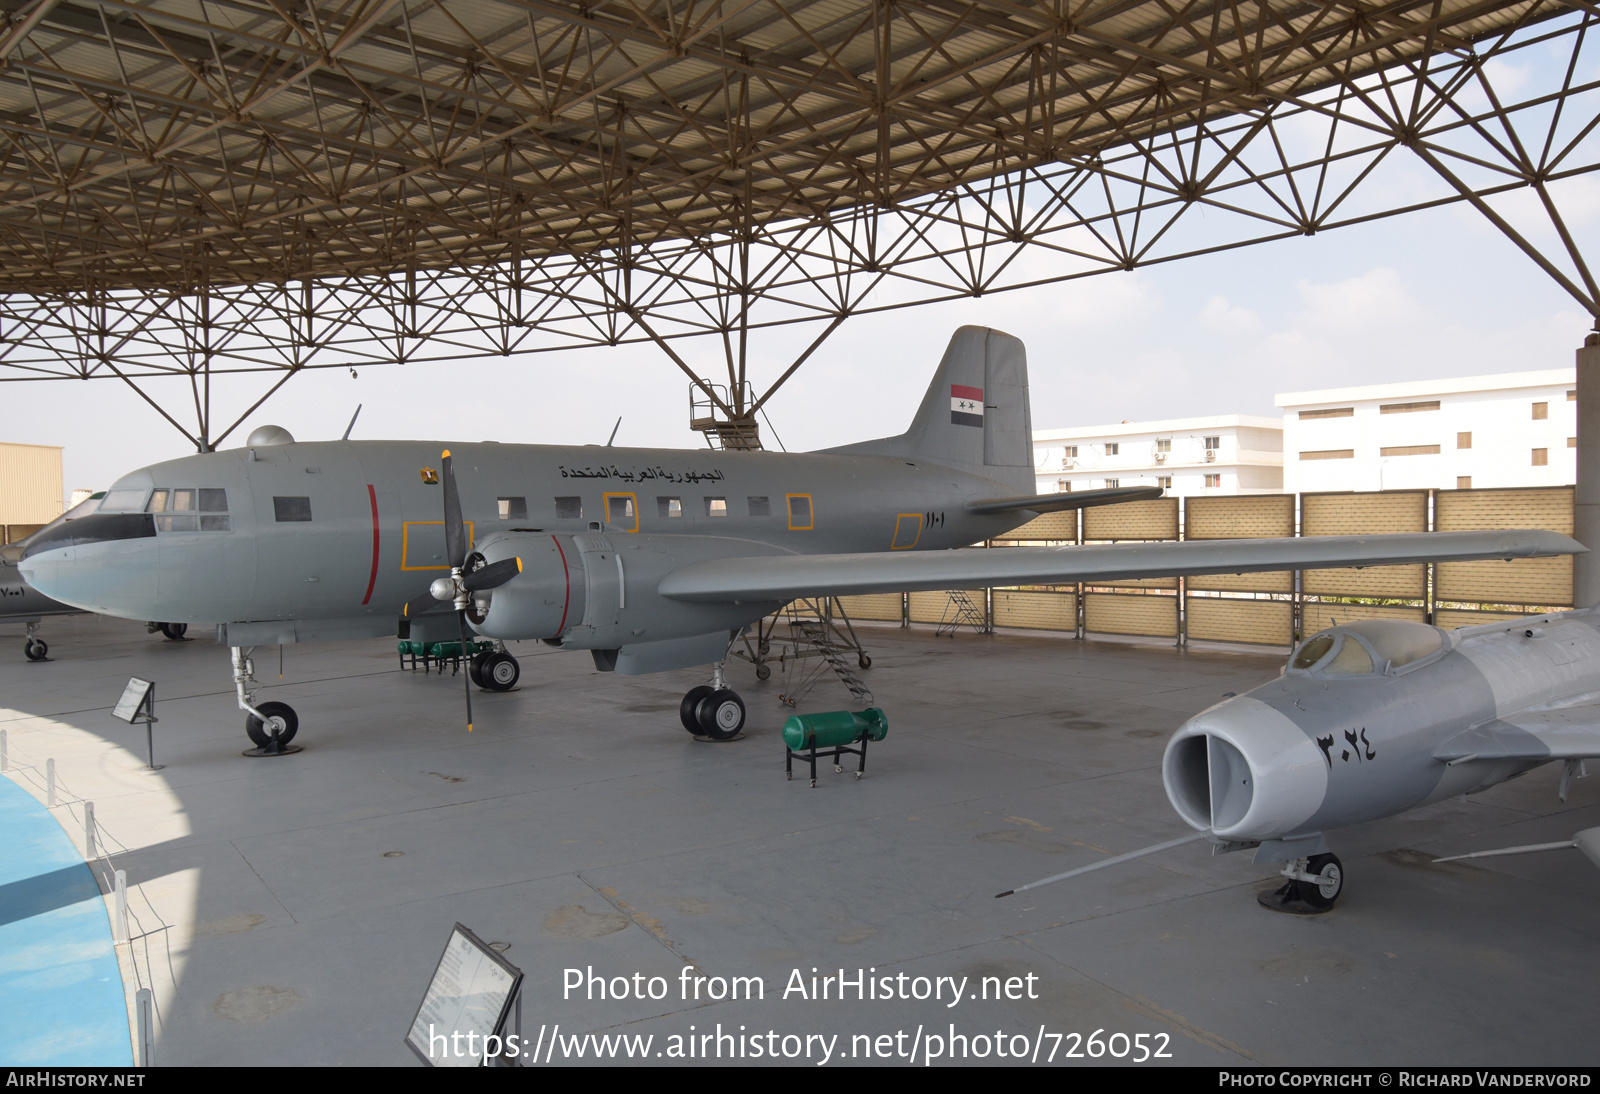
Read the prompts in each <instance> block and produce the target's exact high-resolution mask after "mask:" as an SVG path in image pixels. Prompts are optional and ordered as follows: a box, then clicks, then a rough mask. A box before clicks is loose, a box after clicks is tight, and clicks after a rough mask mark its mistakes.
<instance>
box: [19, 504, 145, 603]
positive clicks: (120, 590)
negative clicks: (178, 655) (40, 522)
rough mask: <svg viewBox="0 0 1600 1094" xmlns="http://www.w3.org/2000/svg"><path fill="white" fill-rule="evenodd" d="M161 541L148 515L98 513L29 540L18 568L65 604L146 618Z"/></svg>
mask: <svg viewBox="0 0 1600 1094" xmlns="http://www.w3.org/2000/svg"><path fill="white" fill-rule="evenodd" d="M155 537H156V527H155V518H154V517H152V516H151V515H150V514H148V513H94V514H91V515H89V516H86V517H82V518H80V519H78V520H73V521H68V522H67V523H64V524H60V525H57V526H56V527H54V528H47V529H45V530H44V531H43V532H41V533H39V534H38V535H37V536H35V537H34V538H33V539H31V540H29V541H28V544H27V546H26V548H24V550H23V552H22V557H21V558H20V559H19V560H18V562H17V570H18V572H20V573H21V574H22V577H23V580H24V581H26V582H27V583H28V584H29V585H31V586H33V587H34V588H35V589H37V590H38V591H39V592H41V593H43V594H44V595H45V596H48V597H50V598H51V599H53V600H59V601H61V602H62V603H63V604H71V605H72V606H73V607H75V608H83V609H84V610H85V611H92V612H104V613H106V614H109V615H121V616H126V617H128V618H140V619H142V618H145V615H144V611H145V608H144V606H143V605H141V604H139V603H137V602H138V601H139V600H141V599H143V595H142V594H144V593H146V592H148V591H150V590H152V589H153V587H154V579H155V564H156V553H155V544H156V538H155Z"/></svg>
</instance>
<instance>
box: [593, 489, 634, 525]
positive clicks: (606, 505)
mask: <svg viewBox="0 0 1600 1094" xmlns="http://www.w3.org/2000/svg"><path fill="white" fill-rule="evenodd" d="M612 498H627V499H628V500H630V501H632V502H633V527H632V528H621V529H620V530H621V531H624V532H637V531H638V530H639V495H638V494H636V493H618V494H601V495H600V511H601V512H602V513H604V514H605V518H606V523H607V524H610V523H611V499H612ZM619 527H620V526H619Z"/></svg>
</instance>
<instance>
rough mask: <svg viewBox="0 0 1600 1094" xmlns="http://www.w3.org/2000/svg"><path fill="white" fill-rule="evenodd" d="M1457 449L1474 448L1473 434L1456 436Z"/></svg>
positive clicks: (1458, 434)
mask: <svg viewBox="0 0 1600 1094" xmlns="http://www.w3.org/2000/svg"><path fill="white" fill-rule="evenodd" d="M1456 447H1457V448H1471V447H1472V434H1471V433H1457V434H1456Z"/></svg>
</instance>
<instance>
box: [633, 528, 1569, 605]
mask: <svg viewBox="0 0 1600 1094" xmlns="http://www.w3.org/2000/svg"><path fill="white" fill-rule="evenodd" d="M1586 550H1587V548H1586V547H1584V546H1583V545H1582V544H1580V543H1578V542H1577V541H1576V540H1574V539H1571V538H1570V537H1568V536H1564V535H1561V534H1560V533H1558V532H1545V531H1537V530H1525V531H1495V532H1407V533H1400V534H1395V535H1377V536H1305V537H1300V538H1284V539H1221V540H1189V541H1187V542H1181V543H1111V544H1093V545H1090V546H1082V547H995V548H988V549H978V550H969V549H961V550H951V551H896V552H892V553H891V552H887V551H882V552H874V553H870V554H837V555H781V556H778V557H763V558H722V559H716V560H708V561H706V562H696V563H692V564H690V565H688V566H684V567H682V568H681V569H677V570H674V571H672V572H671V573H669V574H668V575H667V576H666V577H664V578H663V579H662V580H661V585H660V592H661V595H662V596H667V597H671V598H673V599H675V600H690V601H698V602H701V603H726V602H729V601H733V602H745V601H779V602H787V601H789V600H793V599H795V598H796V597H802V596H850V595H856V594H860V593H898V592H917V591H919V590H924V589H971V588H982V587H986V586H998V587H1009V586H1014V585H1049V584H1065V583H1069V582H1078V581H1085V582H1090V583H1095V582H1106V581H1120V580H1126V579H1128V578H1145V577H1188V576H1193V575H1196V574H1233V573H1238V574H1242V573H1257V572H1260V571H1268V570H1302V569H1309V570H1320V569H1326V568H1330V567H1340V566H1394V565H1403V564H1406V563H1414V562H1430V561H1440V562H1450V561H1458V560H1463V559H1482V558H1506V559H1510V558H1538V557H1544V556H1549V555H1567V554H1582V553H1584V552H1585V551H1586Z"/></svg>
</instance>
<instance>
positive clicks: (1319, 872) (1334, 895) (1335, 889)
mask: <svg viewBox="0 0 1600 1094" xmlns="http://www.w3.org/2000/svg"><path fill="white" fill-rule="evenodd" d="M1306 873H1308V874H1313V875H1315V876H1316V879H1317V880H1316V881H1300V882H1296V883H1295V884H1297V885H1299V886H1300V899H1301V900H1303V901H1305V902H1306V903H1307V904H1309V905H1311V906H1312V907H1313V908H1331V907H1333V902H1334V901H1336V900H1338V899H1339V894H1340V893H1342V892H1344V866H1343V864H1341V863H1340V862H1339V856H1338V855H1334V854H1327V855H1314V856H1312V858H1311V860H1310V861H1309V862H1307V863H1306Z"/></svg>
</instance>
